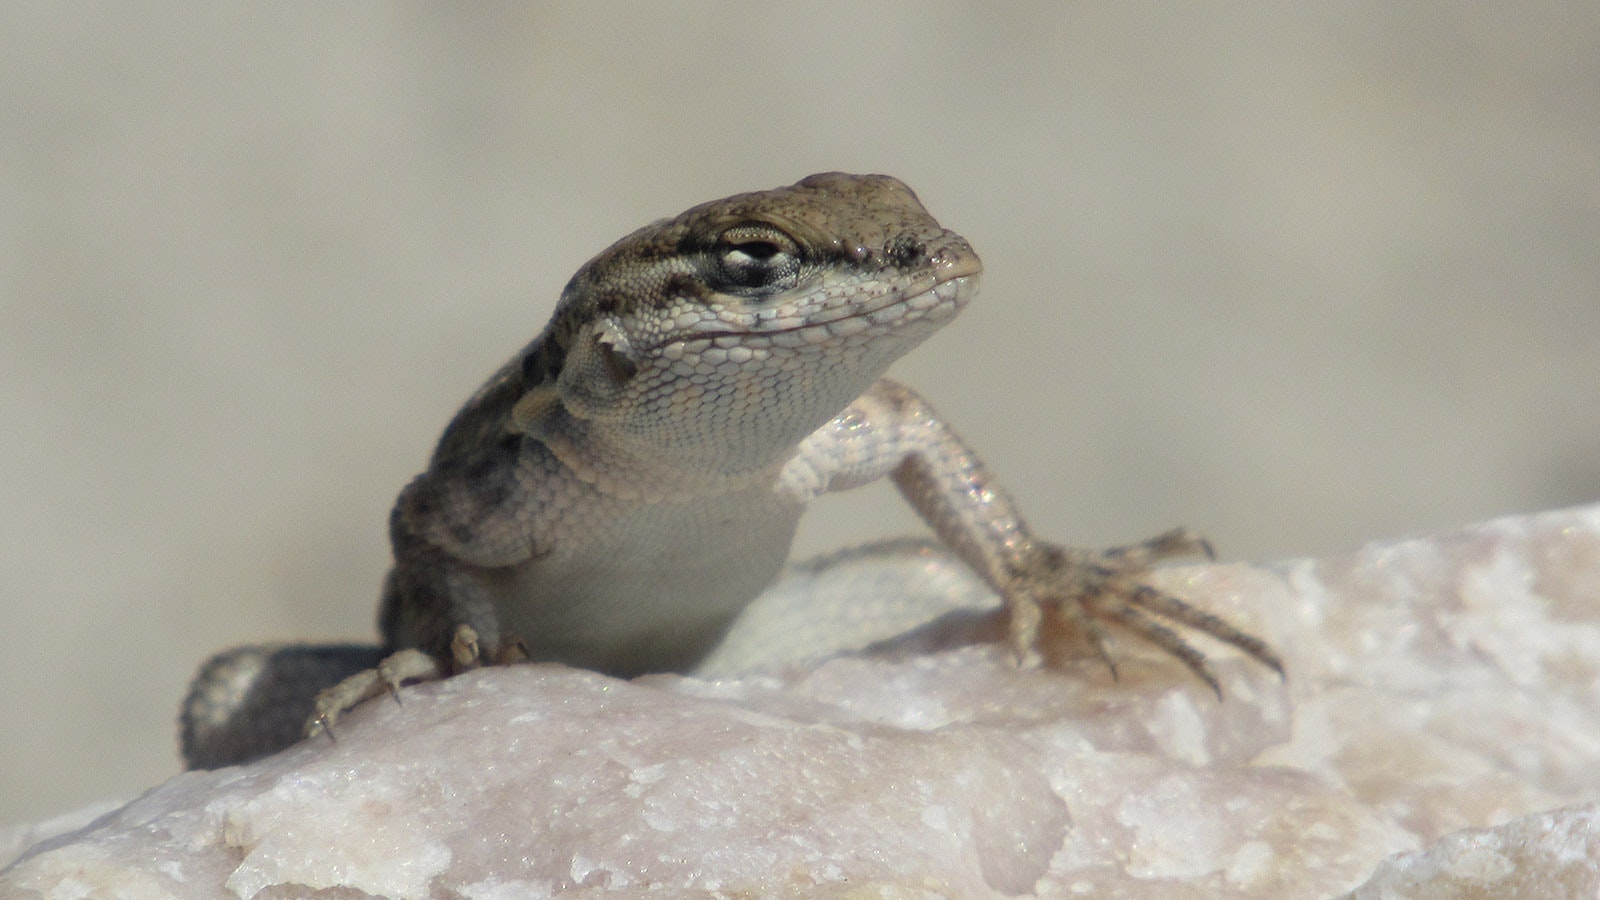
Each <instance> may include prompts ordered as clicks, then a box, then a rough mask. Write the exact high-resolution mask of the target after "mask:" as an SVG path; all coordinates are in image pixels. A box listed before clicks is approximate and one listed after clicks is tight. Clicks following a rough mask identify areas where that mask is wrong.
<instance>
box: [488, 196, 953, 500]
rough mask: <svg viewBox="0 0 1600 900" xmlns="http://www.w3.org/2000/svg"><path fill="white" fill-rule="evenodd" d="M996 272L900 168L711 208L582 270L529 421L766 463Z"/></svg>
mask: <svg viewBox="0 0 1600 900" xmlns="http://www.w3.org/2000/svg"><path fill="white" fill-rule="evenodd" d="M981 270H982V264H981V263H980V262H979V260H978V256H977V254H976V253H974V252H973V250H972V248H971V246H969V245H968V244H967V242H966V241H965V240H964V239H963V238H962V237H961V236H960V235H957V234H955V233H954V232H951V231H948V230H946V229H944V228H942V227H941V226H940V225H939V223H938V222H937V221H935V220H934V218H933V217H932V216H931V215H929V214H928V212H927V210H926V209H924V208H923V206H922V204H921V203H920V202H919V201H918V200H917V197H916V195H915V194H913V193H912V192H911V189H910V188H908V187H906V186H905V185H904V184H902V183H901V182H899V181H898V180H896V179H894V178H890V177H888V176H883V175H846V174H842V173H827V174H822V175H813V176H811V177H809V178H806V179H805V180H803V181H800V182H799V183H797V184H794V185H791V186H788V187H783V188H778V189H776V190H771V191H762V192H758V193H750V194H739V195H736V196H733V197H728V198H726V199H723V200H717V201H713V202H711V203H706V204H702V205H700V206H696V207H694V208H693V209H690V210H688V211H686V212H684V213H683V214H681V215H679V216H676V217H674V218H671V219H666V220H662V221H660V222H656V223H654V224H652V225H648V226H646V227H644V228H642V229H640V230H638V231H636V232H634V233H633V234H631V235H629V236H628V237H626V238H623V239H622V240H621V241H618V242H617V243H616V244H614V245H612V246H611V247H610V248H608V249H607V250H605V251H604V252H602V253H601V254H600V255H599V256H597V257H595V258H594V259H593V260H591V261H590V262H589V263H587V264H586V265H585V266H584V267H583V268H582V269H580V270H579V271H578V273H577V274H576V275H575V276H573V278H572V280H571V282H569V283H568V285H567V287H566V289H565V291H563V293H562V299H561V302H560V305H559V306H558V307H557V310H556V314H555V316H554V318H553V319H552V320H551V323H550V326H549V327H548V328H547V329H546V331H545V334H544V335H543V336H542V337H541V339H540V340H539V341H536V342H535V343H534V345H533V346H532V347H531V348H530V351H529V353H528V355H527V356H526V357H525V358H524V360H523V374H524V377H525V381H526V384H527V385H528V388H529V391H528V395H527V396H526V397H525V398H524V399H523V401H522V402H521V403H519V404H518V405H517V408H516V411H515V412H514V414H513V417H512V418H513V428H514V429H516V430H519V431H522V432H523V433H525V434H530V435H533V436H535V437H538V436H539V435H540V434H541V433H544V434H549V433H551V432H552V431H554V430H555V429H556V426H557V425H558V424H559V428H560V430H561V431H562V433H563V434H564V435H570V434H571V433H573V429H577V430H579V431H581V432H582V433H584V434H585V435H586V439H587V440H590V441H596V442H604V443H606V444H607V445H609V446H611V447H613V448H615V449H618V450H622V451H625V452H630V453H636V454H639V455H641V456H646V457H648V458H649V459H651V460H654V461H655V462H656V463H657V464H668V465H671V466H673V467H676V468H682V469H684V470H686V471H706V472H714V473H717V474H734V473H739V472H749V471H754V470H757V469H760V468H763V467H765V466H768V465H771V464H773V463H774V462H776V461H777V460H780V459H782V458H783V457H784V456H785V455H786V454H787V453H788V452H790V451H791V450H792V449H793V448H794V446H795V444H797V443H798V442H799V441H800V440H801V439H802V438H803V437H805V436H806V435H808V434H810V433H811V432H812V431H815V430H816V429H817V428H820V427H821V426H822V425H823V424H825V423H826V422H828V421H829V420H830V419H831V418H833V417H834V416H836V415H837V414H839V413H840V412H841V411H842V410H843V409H844V408H845V406H846V405H847V404H849V403H850V401H852V400H854V399H855V398H856V397H857V396H859V395H860V394H861V392H862V391H864V390H865V389H866V388H867V386H868V385H870V384H871V383H872V382H873V381H875V380H877V379H878V378H879V377H881V376H882V375H883V373H884V372H885V371H886V370H887V369H888V367H889V365H890V363H892V362H894V361H895V360H896V359H898V358H899V357H900V356H902V355H904V354H905V353H906V352H908V351H909V350H911V349H912V348H913V347H915V346H917V344H919V343H921V342H922V341H923V340H924V339H926V338H927V337H928V336H929V335H931V334H932V333H933V332H934V331H936V330H938V329H939V328H940V327H941V326H943V325H944V324H946V323H947V322H949V321H950V320H951V319H952V318H954V316H955V314H956V313H957V312H958V311H959V310H960V309H961V307H962V306H964V305H965V304H966V302H967V301H968V300H969V299H970V298H971V297H972V296H973V294H974V293H975V292H976V288H977V281H978V276H979V273H980V272H981ZM557 419H560V420H561V421H560V422H559V423H557V421H556V420H557Z"/></svg>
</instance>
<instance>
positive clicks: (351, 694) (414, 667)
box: [305, 625, 482, 738]
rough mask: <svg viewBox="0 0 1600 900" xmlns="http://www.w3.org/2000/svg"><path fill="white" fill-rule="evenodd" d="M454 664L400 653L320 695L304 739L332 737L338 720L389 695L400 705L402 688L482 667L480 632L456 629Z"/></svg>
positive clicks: (468, 627)
mask: <svg viewBox="0 0 1600 900" xmlns="http://www.w3.org/2000/svg"><path fill="white" fill-rule="evenodd" d="M450 656H451V662H452V663H454V669H453V670H452V669H447V668H446V667H445V666H444V664H443V663H441V662H440V661H439V660H438V659H437V658H436V657H434V656H433V655H431V654H428V653H425V652H423V651H421V650H418V649H416V648H415V647H409V648H407V649H404V650H397V651H395V652H394V653H391V654H389V655H388V656H386V657H384V658H383V660H382V661H380V662H379V663H378V665H377V666H376V667H375V668H371V669H366V670H364V671H361V672H357V673H356V674H354V675H351V676H350V677H349V678H346V679H344V680H343V681H341V682H339V683H338V684H336V685H334V686H333V687H330V688H328V689H326V690H324V691H321V692H320V693H318V694H317V699H316V703H315V704H314V706H313V711H312V713H311V718H309V719H307V720H306V727H305V735H306V737H308V738H312V737H316V736H317V735H319V734H322V733H323V732H327V733H328V736H329V737H332V736H333V725H334V723H335V722H337V721H339V718H340V717H341V716H343V715H344V714H345V713H347V712H349V711H350V710H352V709H354V708H356V707H357V706H359V705H361V704H362V703H365V702H366V701H368V700H371V699H372V698H373V697H376V696H378V695H379V694H382V693H384V692H385V691H387V692H388V693H389V694H390V695H391V696H393V697H394V698H395V700H396V701H397V702H398V701H399V699H400V688H401V687H402V686H403V685H406V684H411V683H414V682H418V681H438V680H439V679H441V678H444V677H446V676H448V675H450V674H451V673H452V672H465V671H467V670H469V669H476V668H477V667H478V666H479V665H481V664H482V656H481V652H480V648H479V645H478V632H477V631H476V630H475V629H473V627H472V626H471V625H458V626H456V630H455V634H454V635H453V636H452V637H451V639H450Z"/></svg>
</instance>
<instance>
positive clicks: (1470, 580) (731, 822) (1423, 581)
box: [0, 507, 1600, 900]
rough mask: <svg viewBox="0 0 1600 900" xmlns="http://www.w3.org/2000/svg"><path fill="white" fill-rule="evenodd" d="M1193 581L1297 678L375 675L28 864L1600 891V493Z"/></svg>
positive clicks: (165, 890) (31, 871) (365, 884)
mask: <svg viewBox="0 0 1600 900" xmlns="http://www.w3.org/2000/svg"><path fill="white" fill-rule="evenodd" d="M935 569H937V564H936V563H935V562H932V561H928V560H924V561H923V562H922V563H920V564H919V571H922V572H924V573H926V572H930V571H934V570H935ZM941 577H942V576H941ZM1163 578H1164V580H1165V581H1166V584H1167V586H1168V587H1170V588H1172V589H1173V590H1175V591H1177V592H1179V593H1181V594H1183V595H1184V596H1186V597H1190V598H1193V599H1194V600H1195V601H1196V602H1197V603H1199V604H1200V605H1203V606H1205V607H1207V608H1210V609H1213V610H1215V611H1217V612H1219V613H1221V614H1223V615H1225V616H1227V617H1229V618H1231V619H1233V620H1234V621H1236V622H1238V623H1239V624H1241V625H1243V626H1245V627H1246V628H1248V629H1249V630H1251V631H1253V632H1255V633H1257V634H1259V635H1261V636H1263V637H1265V638H1267V639H1268V640H1269V641H1271V643H1272V644H1273V645H1274V646H1275V647H1276V648H1278V650H1279V651H1280V652H1281V653H1282V654H1283V656H1284V658H1285V660H1286V663H1287V666H1288V670H1289V673H1290V678H1289V680H1288V682H1287V683H1280V682H1279V681H1278V680H1277V679H1276V677H1274V676H1273V675H1272V674H1271V673H1269V672H1266V671H1264V670H1262V669H1261V668H1260V667H1259V666H1256V665H1254V664H1252V663H1250V662H1248V661H1246V660H1243V659H1241V658H1238V657H1236V656H1232V655H1230V654H1229V652H1228V651H1227V649H1226V648H1222V647H1217V646H1213V645H1208V647H1207V650H1208V652H1211V653H1213V655H1214V659H1215V660H1216V664H1217V670H1218V673H1219V675H1220V676H1221V678H1222V681H1223V685H1224V689H1225V690H1226V692H1227V699H1226V700H1225V701H1223V702H1218V701H1217V700H1216V699H1215V698H1214V697H1213V696H1211V695H1210V694H1209V692H1207V691H1206V690H1205V689H1204V687H1203V686H1201V685H1199V684H1197V683H1195V682H1194V681H1193V679H1191V678H1189V677H1188V676H1187V675H1186V674H1185V673H1184V672H1183V670H1182V669H1181V668H1180V667H1179V666H1177V665H1176V664H1173V663H1171V662H1169V661H1166V660H1163V659H1161V658H1160V657H1159V656H1158V655H1156V654H1154V653H1152V652H1149V651H1146V650H1145V649H1143V648H1140V647H1137V646H1135V645H1134V644H1133V642H1131V641H1122V642H1121V643H1120V644H1119V645H1118V647H1117V648H1116V652H1117V653H1118V655H1119V660H1120V661H1121V672H1122V674H1121V680H1120V681H1116V682H1113V681H1112V680H1111V679H1110V678H1109V677H1108V675H1107V673H1106V672H1105V671H1104V669H1103V668H1102V667H1100V666H1099V665H1098V663H1096V662H1094V661H1093V660H1091V659H1088V658H1085V659H1083V660H1080V661H1075V662H1071V663H1069V664H1068V665H1067V666H1066V668H1065V670H1064V671H1018V670H1017V669H1015V668H1014V667H1013V666H1011V665H1010V664H1009V662H1008V661H1007V659H1006V657H1005V654H1004V653H1002V652H1001V651H1000V650H999V649H998V648H997V647H995V646H994V645H992V644H973V645H968V646H957V647H946V648H943V649H928V647H927V646H926V645H925V644H918V645H915V646H913V645H911V644H902V645H899V646H895V645H890V646H889V647H887V648H880V649H878V650H876V651H875V652H872V653H867V654H852V655H845V656H839V657H835V658H831V659H826V660H824V661H821V662H806V661H803V660H802V661H789V662H785V663H782V664H779V665H775V666H771V667H768V668H766V669H763V670H760V671H757V672H754V673H746V674H744V675H730V676H725V677H721V678H711V677H705V678H688V677H678V676H654V677H649V678H644V679H639V680H636V681H634V682H631V683H630V682H623V681H617V680H615V679H609V678H604V677H601V676H598V675H594V674H590V673H585V672H579V671H573V670H569V669H564V668H561V667H556V666H523V667H516V668H510V669H498V670H487V671H480V672H476V673H472V674H469V675H466V676H462V677H460V678H455V679H452V680H450V681H447V682H444V683H440V684H433V685H424V686H420V687H417V688H414V689H410V690H408V691H406V693H405V695H404V700H405V702H404V705H403V706H402V705H399V704H395V703H390V702H376V703H370V704H367V705H366V706H364V707H362V708H360V709H359V710H357V711H356V712H355V713H353V714H352V715H351V716H350V717H349V718H348V719H347V721H346V723H344V724H343V725H342V726H341V729H340V733H339V740H338V742H337V743H333V742H314V743H309V744H302V745H300V746H298V747H296V748H293V749H291V750H289V751H287V752H285V753H282V754H280V755H278V756H276V757H273V758H270V759H267V760H263V761H262V762H260V763H257V764H255V765H253V766H249V767H245V768H236V769H224V770H220V771H216V772H205V773H189V774H184V775H180V776H178V777H176V778H174V779H172V780H171V781H169V782H167V783H166V784H164V785H161V786H159V787H157V788H155V789H153V790H151V791H150V792H148V793H147V794H145V795H144V796H142V797H140V798H139V799H138V800H136V801H134V802H133V803H131V804H129V805H127V806H125V807H123V808H121V809H120V810H117V811H115V812H112V813H109V814H107V815H106V816H104V817H102V818H101V819H99V820H98V821H96V822H95V823H94V824H92V825H90V826H89V827H87V828H84V829H82V830H81V831H77V832H74V833H70V834H66V835H62V836H60V837H56V838H53V839H51V840H48V841H45V842H44V843H43V844H40V845H38V846H37V847H35V848H34V849H33V850H31V851H29V852H28V853H27V854H25V855H24V856H23V858H22V859H21V860H20V861H18V862H16V863H15V864H14V865H13V866H12V867H11V868H10V869H7V870H6V871H5V872H4V873H0V895H3V896H6V897H13V896H15V897H35V896H37V897H58V896H73V897H78V896H103V895H116V896H130V897H142V896H151V897H157V896H161V897H166V896H173V897H219V896H221V897H241V898H248V897H258V898H272V897H295V896H307V895H309V894H311V893H313V892H315V891H324V892H325V893H321V894H317V896H323V897H371V896H377V897H392V898H425V897H463V898H473V900H487V898H498V897H542V896H558V895H559V896H564V897H583V896H598V895H601V894H604V895H605V896H620V897H627V896H636V895H637V896H644V895H645V894H646V892H649V895H650V896H652V897H674V896H678V897H704V896H730V895H742V896H772V895H781V896H795V895H803V896H813V897H844V896H851V897H865V896H871V897H1001V896H1016V895H1038V896H1049V897H1072V896H1096V897H1113V898H1136V897H1164V898H1180V900H1181V898H1191V897H1192V898H1199V897H1215V896H1224V895H1225V896H1230V897H1263V898H1265V897H1272V898H1299V897H1304V898H1320V897H1329V896H1334V895H1337V894H1340V893H1341V892H1349V891H1353V892H1354V893H1352V894H1351V895H1350V896H1353V897H1356V898H1368V897H1393V896H1428V897H1440V898H1443V897H1478V896H1518V897H1558V896H1573V895H1575V894H1577V893H1579V892H1585V893H1586V895H1589V896H1592V895H1593V894H1594V892H1595V890H1596V886H1597V884H1600V876H1597V874H1596V872H1597V866H1596V862H1595V860H1596V859H1597V858H1600V854H1597V852H1596V851H1597V850H1600V811H1597V808H1596V807H1594V806H1590V805H1586V804H1589V803H1591V802H1593V801H1595V800H1597V799H1600V690H1597V687H1600V679H1597V675H1600V507H1591V508H1585V509H1579V510H1571V511H1562V512H1552V513H1546V514H1542V515H1536V516H1528V517H1521V518H1511V519H1504V520H1500V521H1496V522H1492V523H1489V524H1486V525H1482V526H1478V527H1475V528H1471V529H1468V530H1465V531H1462V532H1459V533H1456V534H1451V535H1445V536H1439V537H1433V538H1427V539H1419V540H1408V541H1400V542H1393V543H1386V544H1377V545H1373V546H1371V547H1368V548H1366V549H1364V550H1362V551H1360V552H1357V553H1355V554H1352V555H1350V556H1348V557H1344V558H1339V559H1330V560H1324V561H1296V562H1289V563H1285V564H1280V565H1276V566H1270V567H1264V568H1258V567H1251V566H1246V565H1212V566H1203V567H1185V568H1175V569H1171V570H1167V571H1165V572H1163ZM907 583H910V582H907ZM929 583H930V584H932V583H938V584H941V585H945V586H944V587H940V588H939V590H941V591H943V590H947V589H948V590H952V591H954V593H960V592H961V590H964V588H963V589H961V590H956V589H954V588H949V586H948V585H949V584H955V585H957V586H958V587H959V584H960V579H959V577H956V578H955V581H952V582H949V583H948V584H946V583H945V582H938V580H937V579H934V580H933V581H930V582H929ZM817 591H819V592H821V593H823V594H830V592H831V591H832V588H831V587H829V586H827V585H822V586H821V587H819V588H817ZM830 595H831V594H830ZM796 596H798V597H799V598H800V599H801V600H803V601H805V602H813V601H815V600H816V599H817V598H816V597H815V596H808V595H806V592H805V591H801V592H799V593H798V594H797V595H796ZM958 605H962V604H958ZM827 615H828V613H826V612H818V613H816V614H814V615H812V616H811V617H810V619H809V621H813V622H817V621H827V619H826V618H824V617H825V616H827ZM771 621H773V622H778V623H782V622H784V621H785V620H784V618H783V616H781V615H777V616H773V617H771ZM773 627H777V628H779V630H780V634H781V630H782V628H786V627H792V626H788V625H778V626H773ZM924 636H926V634H925V635H924ZM0 846H3V844H0ZM1394 854H1403V855H1400V856H1394Z"/></svg>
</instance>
